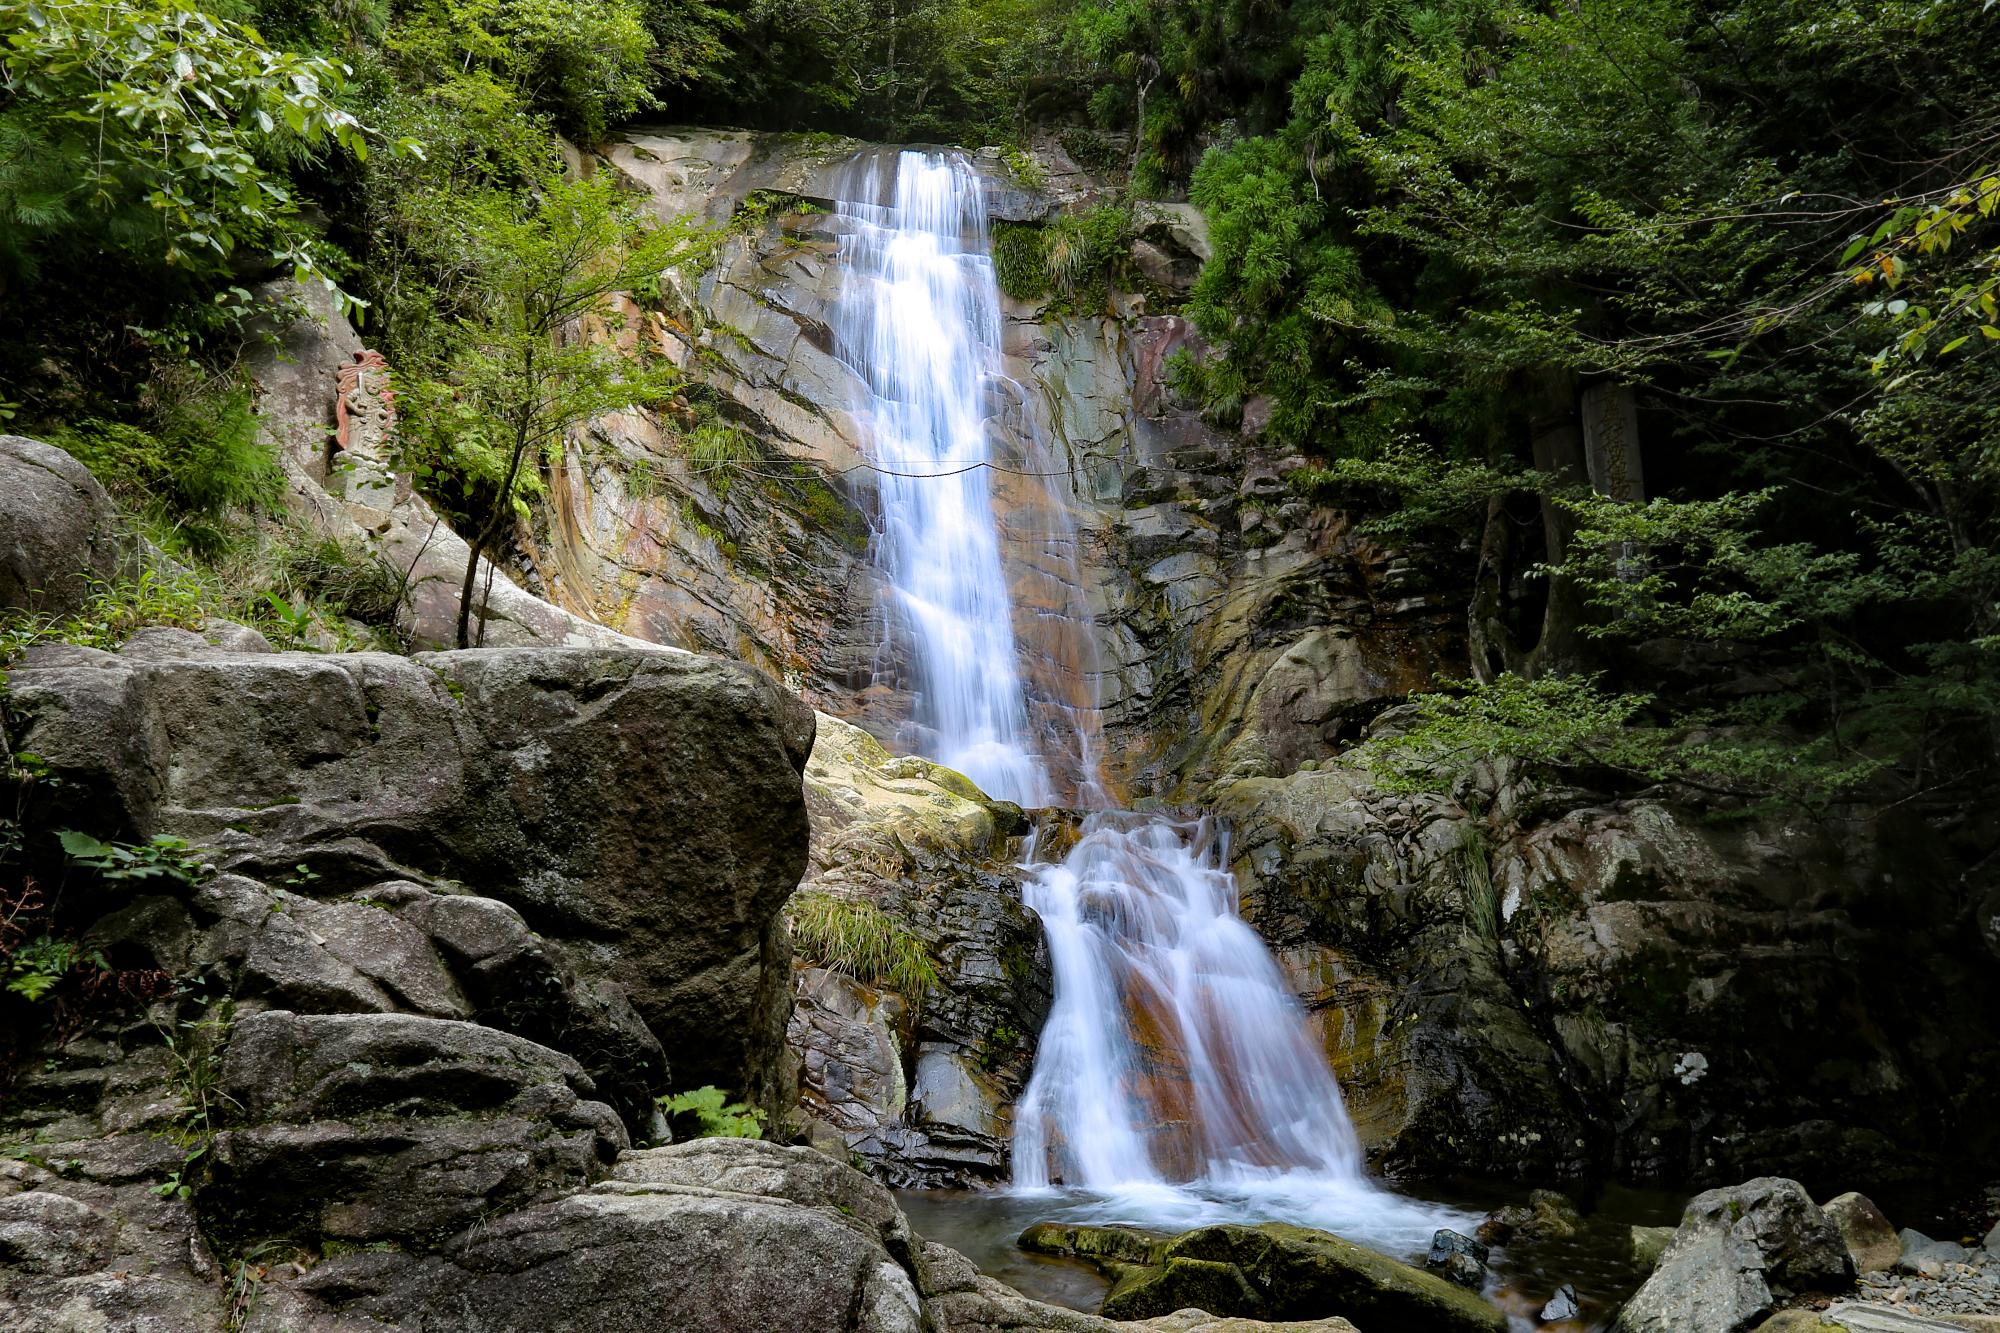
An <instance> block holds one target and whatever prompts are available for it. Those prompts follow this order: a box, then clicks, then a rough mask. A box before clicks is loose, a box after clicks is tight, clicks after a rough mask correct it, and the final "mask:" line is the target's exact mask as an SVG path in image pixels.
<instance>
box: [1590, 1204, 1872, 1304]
mask: <svg viewBox="0 0 2000 1333" xmlns="http://www.w3.org/2000/svg"><path fill="white" fill-rule="evenodd" d="M1853 1283H1854V1261H1853V1260H1852V1259H1851V1258H1849V1257H1848V1253H1847V1244H1846V1242H1845V1241H1844V1240H1842V1239H1841V1234H1840V1231H1839V1229H1838V1228H1837V1227H1836V1226H1835V1225H1834V1224H1833V1222H1832V1221H1831V1220H1830V1219H1829V1218H1828V1217H1827V1216H1826V1214H1825V1213H1823V1212H1821V1211H1820V1209H1819V1206H1818V1205H1817V1204H1815V1203H1814V1202H1813V1201H1812V1198H1811V1196H1810V1195H1808V1194H1807V1193H1806V1191H1805V1187H1804V1186H1802V1185H1800V1184H1799V1183H1798V1182H1797V1181H1795V1180H1784V1179H1781V1178H1778V1177H1775V1176H1765V1177H1760V1178H1759V1179H1756V1180H1750V1181H1745V1182H1744V1183H1743V1184H1741V1185H1734V1186H1730V1187H1729V1188H1727V1189H1715V1190H1709V1191H1708V1192H1707V1193H1705V1194H1698V1195H1696V1196H1695V1198H1694V1200H1693V1201H1692V1202H1691V1203H1689V1204H1688V1206H1687V1211H1686V1212H1685V1213H1684V1214H1682V1216H1681V1224H1680V1226H1679V1227H1678V1228H1677V1229H1676V1230H1675V1232H1674V1238H1673V1240H1672V1241H1671V1242H1670V1243H1669V1244H1668V1245H1667V1248H1666V1252H1665V1253H1663V1254H1662V1255H1661V1256H1660V1263H1659V1267H1657V1268H1655V1269H1654V1270H1653V1275H1652V1276H1651V1277H1649V1278H1647V1279H1646V1284H1645V1285H1644V1286H1642V1287H1640V1288H1639V1290H1638V1292H1637V1293H1636V1294H1635V1295H1634V1296H1633V1297H1632V1299H1631V1301H1630V1302H1628V1303H1627V1304H1626V1306H1625V1308H1624V1309H1623V1310H1622V1311H1620V1312H1619V1315H1618V1319H1617V1321H1616V1322H1615V1323H1614V1324H1613V1325H1612V1327H1613V1330H1614V1333H1688V1330H1690V1329H1701V1330H1704V1333H1708V1331H1710V1330H1712V1331H1713V1333H1738V1330H1741V1329H1749V1328H1755V1327H1756V1326H1757V1325H1758V1324H1759V1323H1761V1322H1762V1321H1763V1320H1764V1319H1765V1318H1766V1317H1767V1316H1769V1315H1770V1314H1771V1313H1772V1312H1773V1311H1774V1310H1776V1309H1777V1307H1778V1304H1779V1302H1780V1301H1781V1299H1783V1298H1784V1297H1786V1296H1789V1295H1795V1294H1798V1293H1801V1292H1835V1291H1843V1290H1845V1289H1847V1288H1848V1287H1850V1286H1852V1285H1853Z"/></svg>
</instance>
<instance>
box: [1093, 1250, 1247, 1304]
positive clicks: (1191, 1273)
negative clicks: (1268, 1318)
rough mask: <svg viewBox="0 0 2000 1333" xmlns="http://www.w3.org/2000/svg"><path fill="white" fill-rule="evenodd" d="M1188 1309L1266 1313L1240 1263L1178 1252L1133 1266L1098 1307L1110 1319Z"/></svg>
mask: <svg viewBox="0 0 2000 1333" xmlns="http://www.w3.org/2000/svg"><path fill="white" fill-rule="evenodd" d="M1187 1309H1196V1310H1208V1311H1210V1312H1221V1313H1224V1314H1232V1315H1252V1316H1254V1315H1260V1314H1262V1313H1263V1311H1264V1298H1263V1297H1262V1296H1260V1295H1259V1294H1258V1293H1257V1289H1256V1288H1254V1287H1252V1286H1251V1285H1250V1281H1249V1279H1248V1278H1246V1277H1244V1276H1243V1270H1242V1269H1240V1268H1238V1267H1237V1266H1236V1265H1235V1264H1229V1263H1218V1262H1216V1261H1215V1260H1212V1259H1184V1258H1178V1257H1176V1258H1172V1259H1168V1260H1167V1261H1166V1262H1165V1263H1163V1264H1159V1265H1155V1266H1152V1267H1147V1268H1132V1269H1128V1270H1127V1271H1126V1273H1125V1276H1124V1277H1122V1278H1120V1279H1119V1280H1118V1282H1117V1283H1116V1284H1115V1285H1114V1286H1113V1287H1112V1288H1111V1290H1110V1292H1109V1293H1107V1294H1106V1295H1105V1297H1104V1305H1103V1307H1102V1308H1101V1310H1100V1311H1099V1313H1101V1314H1102V1315H1103V1316H1104V1317H1105V1318H1106V1319H1150V1318H1152V1317H1153V1316H1155V1315H1160V1314H1171V1313H1173V1312H1174V1311H1175V1310H1187Z"/></svg>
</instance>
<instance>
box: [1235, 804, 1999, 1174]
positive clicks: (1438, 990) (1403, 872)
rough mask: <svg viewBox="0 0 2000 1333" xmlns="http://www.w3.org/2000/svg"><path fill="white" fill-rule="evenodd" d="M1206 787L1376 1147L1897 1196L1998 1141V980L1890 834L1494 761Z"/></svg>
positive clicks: (1488, 1167) (1424, 1157)
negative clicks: (1543, 782)
mask: <svg viewBox="0 0 2000 1333" xmlns="http://www.w3.org/2000/svg"><path fill="white" fill-rule="evenodd" d="M1217 799H1218V803H1219V806H1220V808H1221V809H1222V810H1223V811H1224V812H1225V813H1228V814H1230V815H1231V816H1233V817H1234V818H1235V819H1236V821H1237V832H1238V841H1237V844H1236V855H1237V860H1236V865H1237V868H1238V872H1239V876H1240V878H1241V880H1242V883H1243V885H1244V891H1245V909H1246V912H1247V914H1248V915H1249V916H1250V918H1251V919H1252V920H1253V921H1254V922H1256V923H1257V924H1258V926H1259V928H1260V929H1261V930H1263V931H1264V932H1265V933H1266V935H1267V936H1268V937H1270V938H1272V939H1273V940H1274V941H1275V942H1277V943H1278V944H1279V945H1280V946H1281V952H1282V954H1283V956H1284V957H1285V959H1286V960H1287V962H1288V963H1289V964H1290V965H1291V967H1292V968H1293V972H1294V975H1295V976H1297V977H1298V978H1299V980H1300V981H1301V983H1302V985H1301V989H1302V991H1303V992H1305V993H1306V994H1307V995H1308V996H1309V1001H1310V1002H1311V1003H1313V1004H1315V1006H1316V1007H1319V1008H1320V1009H1321V1010H1322V1012H1323V1014H1324V1016H1325V1020H1326V1037H1327V1047H1328V1050H1329V1053H1330V1054H1331V1055H1332V1057H1333V1059H1334V1062H1335V1066H1336V1069H1337V1070H1338V1071H1339V1073H1340V1075H1341V1080H1342V1084H1343V1086H1344V1087H1346V1088H1347V1089H1349V1093H1350V1107H1351V1109H1354V1110H1355V1112H1356V1114H1357V1118H1358V1119H1359V1120H1361V1121H1362V1124H1363V1128H1364V1134H1365V1136H1366V1137H1368V1138H1370V1139H1372V1140H1373V1142H1374V1144H1375V1146H1376V1148H1377V1150H1378V1151H1379V1152H1380V1153H1382V1154H1383V1155H1384V1157H1385V1158H1386V1160H1387V1161H1388V1162H1389V1163H1390V1164H1392V1165H1402V1164H1407V1165H1409V1166H1412V1167H1415V1168H1417V1169H1420V1170H1421V1169H1426V1168H1429V1167H1432V1166H1433V1165H1434V1164H1436V1163H1438V1162H1441V1161H1444V1160H1447V1159H1448V1158H1451V1157H1454V1156H1455V1157H1456V1158H1457V1159H1458V1160H1459V1161H1462V1162H1465V1163H1468V1164H1474V1165H1475V1167H1476V1169H1479V1170H1482V1171H1488V1172H1492V1173H1494V1174H1503V1175H1504V1174H1512V1173H1522V1172H1525V1173H1529V1174H1551V1175H1587V1174H1594V1173H1596V1172H1598V1171H1601V1170H1605V1169H1610V1170H1613V1171H1616V1172H1617V1173H1619V1174H1621V1175H1623V1176H1626V1177H1628V1178H1636V1179H1659V1180H1674V1181H1678V1180H1695V1181H1716V1180H1725V1179H1730V1178H1733V1177H1740V1176H1742V1175H1744V1174H1748V1173H1751V1172H1753V1171H1756V1170H1759V1169H1762V1170H1775V1169H1778V1168H1779V1167H1781V1166H1782V1167H1783V1168H1784V1169H1786V1170H1789V1171H1791V1172H1793V1173H1794V1174H1797V1175H1799V1176H1800V1177H1801V1178H1803V1179H1806V1180H1808V1181H1809V1182H1811V1183H1813V1184H1814V1185H1815V1186H1816V1187H1818V1188H1824V1189H1829V1190H1830V1188H1831V1186H1833V1185H1834V1184H1836V1183H1837V1182H1838V1181H1839V1180H1840V1179H1842V1178H1843V1177H1847V1178H1852V1177H1856V1176H1866V1177H1867V1178H1868V1179H1870V1180H1871V1181H1877V1182H1880V1188H1882V1189H1883V1190H1885V1191H1887V1192H1897V1191H1899V1190H1900V1191H1907V1190H1910V1189H1919V1190H1921V1188H1922V1187H1923V1186H1924V1185H1925V1184H1927V1183H1928V1184H1930V1185H1933V1186H1934V1185H1935V1184H1936V1182H1938V1181H1940V1180H1942V1179H1945V1178H1947V1177H1948V1175H1949V1173H1948V1172H1947V1171H1946V1168H1945V1165H1944V1164H1945V1162H1946V1161H1947V1160H1948V1159H1949V1158H1950V1156H1951V1155H1952V1154H1954V1153H1956V1152H1960V1151H1967V1150H1969V1151H1971V1152H1972V1153H1974V1154H1975V1155H1978V1156H1979V1157H1980V1158H1981V1160H1991V1159H1992V1154H1993V1153H1994V1151H1995V1148H1996V1145H1995V1144H1994V1143H1993V1142H1992V1141H1991V1130H1990V1127H1989V1126H1988V1125H1986V1124H1985V1123H1984V1121H1983V1120H1982V1117H1981V1115H1980V1113H1979V1112H1978V1111H1977V1110H1976V1109H1975V1107H1976V1103H1977V1102H1978V1100H1980V1099H1982V1098H1984V1097H1987V1096H1990V1095H1991V1092H1990V1089H1991V1087H1992V1078H1993V1069H1992V1064H1991V1060H1992V1057H1991V1045H1990V1040H1989V1039H1990V1035H1991V1034H1990V1019H1989V1018H1988V1017H1985V1016H1983V1015H1990V1014H1991V1012H1992V1005H1993V1003H1994V996H1993V993H1992V991H1991V989H1990V984H1989V982H1987V981H1986V980H1984V979H1983V972H1982V965H1981V963H1980V961H1979V952H1978V948H1977V936H1976V933H1975V932H1974V931H1972V930H1971V929H1969V923H1968V922H1967V921H1966V920H1965V919H1964V918H1963V917H1962V916H1960V915H1959V914H1958V913H1957V912H1955V911H1954V910H1953V909H1952V907H1951V906H1950V903H1951V901H1952V900H1953V899H1954V898H1955V897H1956V896H1957V894H1956V892H1955V889H1956V886H1955V885H1954V884H1953V883H1952V869H1951V867H1950V866H1949V865H1948V864H1947V863H1945V862H1944V861H1943V860H1942V859H1941V858H1938V857H1937V852H1936V849H1935V848H1933V849H1932V850H1931V851H1928V852H1927V851H1926V850H1925V849H1924V848H1922V847H1921V846H1920V845H1918V838H1917V836H1916V835H1914V834H1913V831H1912V829H1911V828H1910V827H1908V826H1907V825H1899V824H1898V823H1897V822H1896V821H1895V820H1893V819H1891V818H1880V819H1877V820H1874V821H1871V822H1868V823H1863V824H1848V825H1833V826H1815V825H1812V824H1809V823H1806V822H1805V821H1775V820H1774V821H1760V822H1755V823H1750V824H1743V823H1716V822H1714V821H1712V820H1710V821H1704V820H1703V819H1702V818H1701V817H1700V816H1698V815H1696V814H1694V813H1691V812H1689V811H1686V810H1682V809H1676V808H1674V807H1672V806H1670V805H1666V804H1663V803H1661V802H1660V801H1657V800H1643V799H1642V800H1626V801H1616V802H1602V801H1593V800H1591V799H1590V798H1587V797H1584V796H1582V795H1580V794H1574V793H1572V794H1565V793H1559V792H1558V793H1550V792H1538V791H1535V790H1533V789H1532V788H1530V787H1528V786H1526V785H1525V784H1520V783H1508V782H1506V781H1496V780H1494V779H1493V778H1492V777H1491V776H1490V775H1489V777H1488V779H1487V781H1486V782H1485V783H1484V784H1483V785H1481V784H1475V785H1474V786H1473V787H1472V788H1471V789H1469V790H1467V791H1465V792H1464V793H1462V799H1460V800H1451V799H1443V798H1410V797H1393V796H1388V795H1385V794H1383V793H1381V792H1379V791H1376V790H1375V789H1374V788H1373V787H1372V786H1371V785H1370V784H1369V782H1368V781H1367V780H1366V778H1365V777H1363V776H1360V775H1357V774H1355V773H1353V772H1351V771H1348V770H1346V769H1343V768H1341V767H1339V766H1338V765H1332V764H1330V765H1328V766H1326V767H1325V768H1323V769H1320V770H1319V771H1303V772H1299V773H1295V774H1292V775H1290V776H1289V777H1287V778H1283V779H1251V780H1246V781H1241V782H1236V783H1228V784H1224V785H1222V786H1221V787H1220V788H1218V792H1217ZM1912 881H1914V883H1913V882H1912ZM1926 901H1928V902H1929V903H1931V905H1932V910H1930V911H1924V912H1917V913H1914V914H1910V913H1908V911H1907V909H1908V908H1909V907H1910V906H1911V905H1912V904H1916V903H1923V902H1926ZM1899 905H1900V906H1899ZM1836 1015H1837V1016H1838V1017H1837V1018H1836V1017H1833V1016H1836ZM1967 1033H1970V1034H1973V1036H1972V1037H1971V1038H1970V1039H1958V1040H1955V1039H1954V1037H1953V1034H1967Z"/></svg>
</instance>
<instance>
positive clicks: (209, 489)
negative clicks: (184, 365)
mask: <svg viewBox="0 0 2000 1333" xmlns="http://www.w3.org/2000/svg"><path fill="white" fill-rule="evenodd" d="M187 378H188V377H187V376H185V375H182V376H168V377H163V378H162V379H161V380H160V381H158V382H157V383H156V385H155V387H154V392H153V399H154V401H153V405H152V410H151V411H150V412H148V413H146V424H144V425H135V424H131V423H129V422H119V421H107V420H103V419H101V418H88V419H86V420H83V421H80V422H78V423H76V424H75V425H73V426H67V427H64V428H61V429H59V430H55V431H51V432H50V433H49V435H50V442H51V443H53V444H56V445H58V446H60V447H61V448H62V449H64V450H66V451H67V452H68V453H69V454H71V455H72V456H73V457H75V458H76V459H77V461H78V462H80V463H82V464H83V465H84V466H85V467H87V468H89V469H90V470H91V472H92V473H93V474H94V475H95V476H96V477H97V479H98V480H99V481H100V482H102V483H103V484H104V488H105V489H106V490H107V491H109V492H111V494H112V495H113V496H115V497H116V498H117V499H118V500H119V501H120V502H121V503H122V504H123V505H124V506H125V507H126V508H127V509H129V510H131V511H133V512H135V513H137V514H139V515H141V516H142V518H144V519H145V520H147V521H149V522H150V523H151V524H152V525H153V526H154V528H155V529H156V531H157V533H158V535H159V537H160V539H161V540H164V541H166V542H167V543H169V544H172V545H176V546H178V547H180V548H181V549H183V550H184V551H186V552H189V553H191V554H193V555H195V556H197V557H213V556H216V555H218V554H220V553H221V552H222V551H223V550H224V549H225V548H227V547H228V546H229V545H230V543H231V541H232V533H231V529H230V520H231V517H232V515H234V514H237V513H240V512H245V511H247V512H251V513H256V512H268V511H270V510H272V509H274V508H275V507H276V506H277V503H278V499H279V496H280V494H281V493H282V489H283V485H284V476H283V473H282V472H281V471H280V470H279V467H278V462H277V458H276V456H275V455H274V453H273V452H272V446H271V444H270V442H269V441H267V440H266V439H265V438H264V437H263V433H262V427H261V425H260V423H259V422H258V419H257V416H256V413H255V412H254V411H253V410H252V406H251V400H250V386H249V385H248V384H247V383H242V382H239V381H234V380H229V379H225V380H223V381H222V382H220V383H210V382H205V381H203V380H201V379H200V378H199V377H197V378H196V379H195V381H194V382H193V383H192V384H188V383H185V381H186V380H187Z"/></svg>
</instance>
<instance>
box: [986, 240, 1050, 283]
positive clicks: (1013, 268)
mask: <svg viewBox="0 0 2000 1333" xmlns="http://www.w3.org/2000/svg"><path fill="white" fill-rule="evenodd" d="M993 276H994V278H995V279H996V280H997V281H998V282H999V284H1000V290H1001V291H1003V292H1005V293H1007V295H1009V296H1011V297H1013V298H1014V299H1015V300H1017V301H1039V300H1041V299H1042V298H1043V297H1045V296H1047V295H1048V294H1049V272H1048V267H1047V264H1046V262H1045V261H1044V260H1043V258H1042V229H1041V228H1040V227H1034V226H1028V225H1025V224H1022V223H1018V222H1002V223H999V224H997V225H996V226H995V227H994V228H993Z"/></svg>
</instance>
